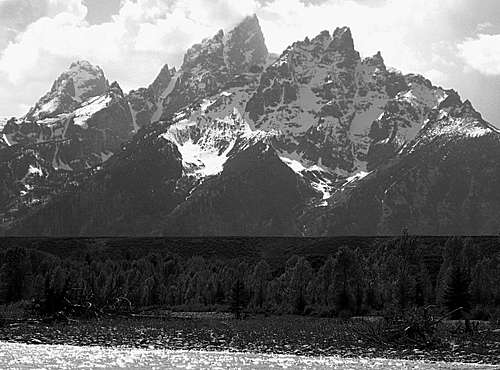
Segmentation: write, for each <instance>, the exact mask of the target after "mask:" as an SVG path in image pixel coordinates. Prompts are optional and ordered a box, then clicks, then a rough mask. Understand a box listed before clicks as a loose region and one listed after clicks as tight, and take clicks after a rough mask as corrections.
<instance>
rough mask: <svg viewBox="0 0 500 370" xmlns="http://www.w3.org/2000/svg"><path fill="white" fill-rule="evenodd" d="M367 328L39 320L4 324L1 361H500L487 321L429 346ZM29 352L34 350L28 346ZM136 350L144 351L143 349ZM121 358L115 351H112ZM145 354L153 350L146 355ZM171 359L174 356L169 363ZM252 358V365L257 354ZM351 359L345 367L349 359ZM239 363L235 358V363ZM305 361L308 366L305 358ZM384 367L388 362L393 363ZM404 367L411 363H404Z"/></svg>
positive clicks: (220, 320) (282, 321)
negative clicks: (126, 352)
mask: <svg viewBox="0 0 500 370" xmlns="http://www.w3.org/2000/svg"><path fill="white" fill-rule="evenodd" d="M366 325H368V324H367V323H366V322H365V321H364V320H338V319H328V318H311V317H297V316H276V317H264V316H253V317H250V318H247V319H245V320H234V319H232V318H229V317H227V316H225V315H214V316H213V317H210V315H200V316H198V317H196V316H195V317H193V316H189V315H188V316H187V318H184V319H183V318H180V317H168V318H116V317H115V318H103V319H99V320H88V321H74V322H73V321H70V322H69V323H68V322H65V323H57V322H56V323H50V324H48V323H43V322H40V321H31V322H6V323H5V324H4V325H3V327H1V328H0V342H1V343H0V367H3V366H2V364H3V365H5V364H6V363H5V361H6V354H5V348H7V347H6V346H10V347H8V348H9V349H8V351H9V352H11V347H12V356H13V357H16V356H17V355H16V353H17V354H18V355H19V356H20V355H21V354H22V353H23V352H22V351H21V350H20V348H22V347H20V346H21V345H24V344H29V345H58V346H77V347H82V349H81V353H83V352H86V351H93V350H90V349H89V346H91V347H93V346H98V347H105V348H108V349H109V350H111V348H113V349H114V350H116V351H118V352H119V351H120V348H123V347H125V348H135V349H137V350H139V349H142V350H146V351H153V350H154V351H159V352H156V353H157V354H160V353H163V354H165V353H166V352H165V351H175V352H172V353H171V354H173V355H175V356H177V357H175V356H174V357H175V358H180V357H182V356H181V354H182V351H196V352H197V353H198V354H197V355H196V356H195V358H197V359H199V360H200V361H206V360H207V358H209V357H210V356H212V355H211V354H210V353H208V354H199V351H202V352H203V351H209V352H217V353H221V352H224V353H226V352H231V353H233V352H235V353H236V352H245V353H258V354H261V355H262V356H260V355H259V356H260V357H259V356H257V355H256V357H255V356H254V355H251V356H250V357H252V356H253V357H254V358H257V359H260V360H262V359H263V358H266V357H265V356H266V355H285V356H306V357H311V358H316V359H317V358H318V357H320V358H323V357H331V356H336V357H339V358H342V359H354V358H358V359H359V358H369V359H373V361H375V360H374V359H377V358H384V359H393V360H403V359H404V360H412V361H417V362H416V363H420V362H421V361H444V362H460V363H471V364H483V365H484V364H489V365H500V331H499V330H498V329H495V328H494V327H491V326H489V325H485V326H478V327H476V329H475V332H474V333H473V334H467V335H466V334H464V333H463V331H462V329H463V326H461V324H460V323H458V322H456V323H448V324H445V325H444V327H443V328H441V329H440V332H439V335H441V336H442V339H443V340H442V343H441V344H440V345H438V346H431V347H429V346H425V345H422V344H421V343H415V344H414V345H409V344H408V343H404V344H403V343H400V344H398V343H397V342H394V343H390V344H389V343H381V342H380V341H379V342H377V340H376V339H375V338H374V337H373V336H371V335H369V333H371V331H370V330H367V329H366V328H367V326H366ZM36 348H37V349H36V351H42V352H43V348H45V347H36ZM40 348H42V349H40ZM54 348H55V347H54ZM72 351H73V352H72V353H75V356H76V353H77V352H78V351H77V350H74V349H72ZM75 351H77V352H75ZM95 351H98V352H99V351H100V352H99V353H98V354H95V355H96V356H98V357H99V356H108V355H107V354H105V353H104V352H102V351H107V350H104V349H101V350H95ZM179 351H181V352H179ZM118 352H117V353H118ZM30 353H35V352H31V350H30ZM81 353H80V352H78V354H77V355H78V356H81ZM134 353H135V352H134ZM137 353H138V355H137V356H139V355H140V352H137ZM144 353H146V352H144ZM148 353H150V352H148ZM151 353H153V352H151ZM151 353H150V354H151ZM115 355H116V353H115V354H114V355H113V356H115ZM30 356H31V355H30ZM41 356H42V357H43V356H45V355H41ZM58 356H63V354H62V353H59V354H58ZM144 356H146V357H147V356H149V355H146V354H144ZM159 356H160V355H159ZM162 356H164V355H161V356H160V357H158V358H160V359H161V358H164V357H162ZM179 356H180V357H179ZM221 356H222V355H221ZM228 356H229V357H228ZM231 356H232V357H231ZM263 356H264V357H263ZM42 357H41V358H42ZM184 357H185V356H184ZM220 358H225V359H226V360H228V361H240V360H241V361H246V360H244V359H242V358H239V357H238V356H233V355H229V354H228V353H226V354H225V355H224V356H222V357H220ZM271 358H273V356H271V357H269V359H271ZM284 358H288V360H286V361H295V360H297V361H299V360H300V359H298V358H295V357H284ZM101 360H102V358H101ZM170 360H172V358H170V359H169V360H168V361H170ZM247 360H248V361H250V363H251V359H247ZM260 360H259V361H260ZM172 361H173V360H172ZM284 361H285V360H284ZM300 361H306V360H300ZM311 361H312V360H311ZM332 361H333V360H332ZM345 361H347V362H349V361H351V360H345ZM384 361H387V360H384ZM347 362H346V364H348V363H347ZM238 363H239V362H235V364H238ZM264 363H265V362H264ZM299 363H301V364H303V366H305V364H306V363H307V362H299ZM370 363H372V362H370ZM373 363H374V364H375V363H376V362H373ZM199 364H202V362H200V363H199ZM325 364H326V365H325ZM325 364H323V365H321V363H318V367H322V366H323V367H327V365H328V363H325ZM332 364H334V362H332V363H331V364H330V366H331V368H335V366H334V365H332ZM382 364H383V363H382ZM385 364H386V365H387V362H385ZM320 365H321V366H320ZM199 366H201V365H199ZM353 366H354V365H353ZM195 367H196V366H195ZM353 368H358V367H353ZM359 368H362V367H359ZM374 368H391V367H389V366H387V367H384V366H382V367H380V366H379V367H374ZM399 368H401V367H399ZM403 368H405V367H404V366H403ZM411 368H418V369H420V368H422V369H426V368H458V367H445V366H443V367H411Z"/></svg>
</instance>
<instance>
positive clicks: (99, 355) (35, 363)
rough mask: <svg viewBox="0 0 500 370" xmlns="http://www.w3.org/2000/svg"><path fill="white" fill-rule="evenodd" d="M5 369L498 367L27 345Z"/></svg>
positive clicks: (3, 362)
mask: <svg viewBox="0 0 500 370" xmlns="http://www.w3.org/2000/svg"><path fill="white" fill-rule="evenodd" d="M0 368H3V369H7V368H9V369H10V368H21V369H39V368H43V369H75V368H79V369H90V368H110V369H112V368H151V369H159V368H168V369H290V368H293V369H306V368H307V369H352V370H357V369H359V370H361V369H386V370H392V369H398V370H401V369H414V370H417V369H418V370H426V369H429V370H430V369H433V370H434V369H437V370H439V369H443V370H445V369H478V370H479V369H493V368H494V367H493V366H486V365H471V364H462V363H439V362H424V361H404V360H389V359H379V358H373V359H363V358H342V357H307V356H295V355H264V354H253V353H237V352H233V353H231V352H207V351H171V350H154V349H137V348H135V349H134V348H132V349H131V348H124V347H121V348H103V347H77V346H68V345H28V344H19V343H5V342H0Z"/></svg>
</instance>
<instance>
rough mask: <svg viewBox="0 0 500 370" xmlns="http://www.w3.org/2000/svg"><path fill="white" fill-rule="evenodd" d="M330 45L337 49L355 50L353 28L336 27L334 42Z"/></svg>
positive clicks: (333, 36)
mask: <svg viewBox="0 0 500 370" xmlns="http://www.w3.org/2000/svg"><path fill="white" fill-rule="evenodd" d="M329 47H330V48H332V49H335V50H344V51H352V50H354V41H353V39H352V34H351V29H350V28H349V27H338V28H336V29H335V31H334V32H333V35H332V42H331V43H330V45H329Z"/></svg>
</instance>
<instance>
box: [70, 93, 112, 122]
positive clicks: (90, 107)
mask: <svg viewBox="0 0 500 370" xmlns="http://www.w3.org/2000/svg"><path fill="white" fill-rule="evenodd" d="M111 100H112V98H111V96H110V95H109V94H106V95H102V96H96V97H94V98H91V99H89V100H88V101H87V102H85V103H84V104H83V105H82V106H81V107H80V108H78V109H77V110H76V111H75V116H74V121H73V123H74V124H75V125H77V126H80V127H83V128H87V121H88V120H89V119H90V118H91V117H92V116H93V115H94V114H95V113H97V112H99V111H101V110H103V109H105V108H107V107H108V106H109V103H111Z"/></svg>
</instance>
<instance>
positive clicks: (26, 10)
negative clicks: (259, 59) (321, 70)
mask: <svg viewBox="0 0 500 370" xmlns="http://www.w3.org/2000/svg"><path fill="white" fill-rule="evenodd" d="M252 13H256V14H257V15H258V17H259V19H260V23H261V26H262V29H263V32H264V35H265V38H266V42H267V45H268V48H269V49H270V51H272V52H275V53H281V51H283V49H285V48H286V47H287V46H288V45H289V44H291V43H292V42H293V41H296V40H299V39H304V38H305V37H306V36H315V35H316V34H318V33H319V32H320V31H322V30H325V29H326V30H333V29H335V28H336V27H338V26H343V25H347V26H349V27H351V30H352V32H353V36H354V41H355V45H356V48H357V49H358V50H359V51H360V53H361V54H362V55H363V56H369V55H372V54H375V53H376V52H377V51H379V50H380V51H381V52H382V55H383V57H384V59H385V60H386V64H387V65H388V66H391V67H395V68H397V69H399V70H401V71H403V72H405V73H410V72H414V73H421V74H423V75H425V76H426V77H428V78H430V79H431V80H432V81H433V82H434V83H435V84H439V85H442V86H444V87H446V88H454V89H456V90H458V91H459V92H460V94H461V95H462V96H463V97H464V98H468V99H470V100H471V101H472V103H473V104H474V105H475V106H476V108H477V109H478V110H480V111H481V112H482V113H483V116H484V117H485V118H486V119H488V120H490V121H491V122H492V123H494V124H496V125H497V126H500V108H498V106H499V105H500V1H498V0H439V1H436V0H0V116H15V115H21V114H24V113H26V111H27V110H28V109H29V107H30V106H31V105H32V104H33V103H34V102H35V101H36V100H37V99H38V98H39V97H40V96H41V95H43V94H44V93H45V92H46V91H47V90H48V89H49V88H50V86H51V84H52V82H53V80H54V79H55V78H56V77H57V76H58V75H59V74H60V73H61V72H62V71H64V70H65V69H66V68H67V67H68V66H69V64H71V62H72V61H74V60H77V59H86V60H89V61H90V62H92V63H94V64H98V65H100V66H101V67H102V68H103V69H104V71H105V73H106V75H107V77H108V79H109V80H117V81H119V83H120V85H121V86H122V87H123V89H124V90H129V89H133V88H137V87H141V86H147V85H149V84H150V83H151V82H152V80H153V79H154V77H155V76H156V74H157V73H158V72H159V70H160V68H161V67H162V66H163V65H164V64H165V63H168V64H169V65H170V66H178V65H179V64H180V62H181V60H182V56H183V53H184V51H185V50H186V49H187V48H188V47H189V46H190V45H192V44H193V43H196V42H199V41H201V39H203V38H205V37H208V36H211V35H213V34H215V33H216V32H217V30H218V29H221V28H223V29H230V28H231V27H233V26H234V25H235V24H236V23H238V22H239V21H240V20H241V19H242V18H243V17H244V16H245V15H248V14H252Z"/></svg>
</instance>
